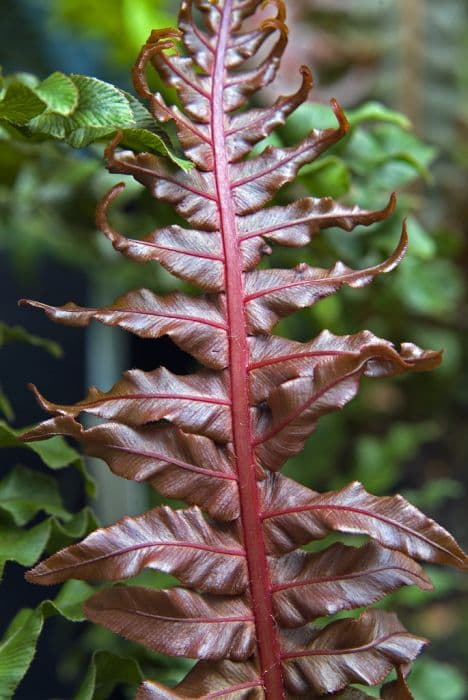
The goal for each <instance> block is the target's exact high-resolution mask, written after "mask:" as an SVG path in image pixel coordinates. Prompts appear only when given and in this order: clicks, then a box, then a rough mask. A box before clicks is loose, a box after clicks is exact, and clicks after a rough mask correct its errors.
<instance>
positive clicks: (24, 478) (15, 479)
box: [0, 466, 70, 526]
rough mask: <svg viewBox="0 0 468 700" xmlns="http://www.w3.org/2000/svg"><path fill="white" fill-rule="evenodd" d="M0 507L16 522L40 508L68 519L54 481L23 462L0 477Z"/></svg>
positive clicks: (24, 519)
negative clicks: (0, 479)
mask: <svg viewBox="0 0 468 700" xmlns="http://www.w3.org/2000/svg"><path fill="white" fill-rule="evenodd" d="M0 511H2V512H3V513H6V514H8V516H10V517H11V519H12V520H13V522H14V523H15V525H19V526H21V525H25V524H26V523H28V522H29V521H30V520H31V519H32V518H33V517H34V516H35V515H36V514H37V513H39V512H40V511H44V512H45V513H47V514H48V515H55V516H57V517H60V518H63V519H64V520H68V519H70V514H69V513H68V511H67V510H65V508H64V507H63V503H62V498H61V496H60V491H59V489H58V486H57V481H56V480H55V479H54V478H53V477H51V476H48V475H47V474H40V473H39V472H37V471H33V470H32V469H27V468H26V467H22V466H17V467H15V468H14V469H12V470H11V472H10V473H9V474H7V476H6V477H5V478H4V479H2V481H0Z"/></svg>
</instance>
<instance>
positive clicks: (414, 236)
mask: <svg viewBox="0 0 468 700" xmlns="http://www.w3.org/2000/svg"><path fill="white" fill-rule="evenodd" d="M407 223H408V235H409V251H410V253H411V255H415V256H416V257H418V258H421V260H432V259H433V258H434V257H435V256H436V253H437V246H436V243H435V240H434V238H433V237H432V236H431V235H430V234H429V233H428V232H427V231H426V230H425V229H424V228H423V227H422V226H421V224H420V223H419V221H418V220H417V219H416V218H415V217H414V216H410V217H408V220H407Z"/></svg>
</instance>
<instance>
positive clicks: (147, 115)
mask: <svg viewBox="0 0 468 700" xmlns="http://www.w3.org/2000/svg"><path fill="white" fill-rule="evenodd" d="M122 94H123V95H125V98H126V100H127V102H128V105H129V107H130V109H131V110H132V115H133V126H134V127H135V128H137V129H147V130H149V131H154V130H155V129H156V130H159V131H161V132H162V133H164V131H163V130H162V128H161V125H160V123H159V122H157V121H156V120H155V118H154V117H153V115H152V114H151V112H150V111H149V110H147V109H146V107H145V106H144V105H143V104H142V103H141V102H140V100H138V99H137V98H136V97H134V96H133V95H132V94H131V93H130V92H125V91H124V90H123V91H122Z"/></svg>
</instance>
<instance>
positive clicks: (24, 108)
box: [0, 80, 46, 125]
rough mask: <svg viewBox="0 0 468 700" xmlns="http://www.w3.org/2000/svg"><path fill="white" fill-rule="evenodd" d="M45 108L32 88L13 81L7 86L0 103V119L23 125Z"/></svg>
mask: <svg viewBox="0 0 468 700" xmlns="http://www.w3.org/2000/svg"><path fill="white" fill-rule="evenodd" d="M45 106H46V105H45V103H44V102H43V101H42V100H41V99H40V98H39V97H38V95H36V93H35V91H34V90H33V89H32V88H30V87H28V86H27V85H24V84H23V83H21V82H18V81H16V80H15V81H14V82H12V83H10V85H8V87H7V88H6V90H5V93H4V95H3V99H2V100H1V102H0V119H5V120H6V121H8V122H11V123H12V124H16V125H24V124H27V123H28V122H29V121H30V119H32V118H33V117H36V116H37V115H38V114H41V112H43V111H44V109H45Z"/></svg>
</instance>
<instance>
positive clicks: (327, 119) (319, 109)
mask: <svg viewBox="0 0 468 700" xmlns="http://www.w3.org/2000/svg"><path fill="white" fill-rule="evenodd" d="M336 126H337V121H336V117H335V115H334V114H333V110H332V108H331V107H330V106H329V105H323V104H320V103H319V102H306V103H305V104H303V105H301V106H300V107H298V108H297V109H296V111H295V112H293V114H291V116H290V117H289V118H288V120H287V122H286V124H285V126H284V127H282V129H280V133H284V134H285V137H286V140H287V141H288V142H290V143H297V142H298V141H300V140H301V139H303V138H304V137H305V136H307V134H308V133H309V132H310V131H311V130H312V129H331V128H336Z"/></svg>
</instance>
